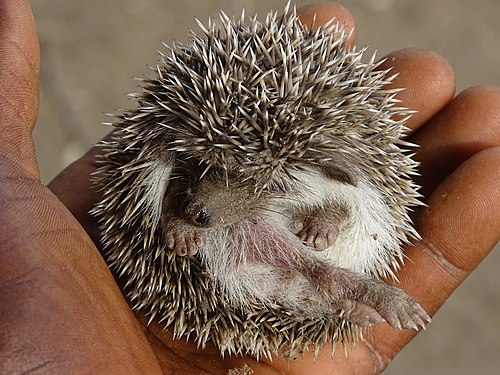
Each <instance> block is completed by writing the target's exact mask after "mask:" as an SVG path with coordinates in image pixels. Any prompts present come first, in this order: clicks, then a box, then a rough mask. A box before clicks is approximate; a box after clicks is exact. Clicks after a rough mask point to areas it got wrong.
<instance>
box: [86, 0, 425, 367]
mask: <svg viewBox="0 0 500 375" xmlns="http://www.w3.org/2000/svg"><path fill="white" fill-rule="evenodd" d="M199 25H200V29H201V33H200V35H197V34H195V33H194V32H191V34H190V37H191V42H190V43H189V44H185V45H183V44H176V45H174V46H172V47H167V52H166V53H162V54H160V61H159V63H158V66H157V67H156V69H155V76H154V77H153V78H144V79H143V80H142V83H141V91H140V92H139V93H137V94H134V95H133V96H134V97H135V100H136V101H137V107H136V108H135V109H132V110H129V111H125V112H123V113H122V114H121V115H120V116H118V120H117V121H116V122H115V123H114V124H113V125H114V126H115V127H116V128H117V130H116V131H115V133H114V135H113V138H112V139H111V140H110V141H107V142H104V143H103V145H102V147H103V148H104V156H103V158H102V161H101V162H102V166H101V168H100V170H99V171H98V173H97V175H96V181H97V184H98V185H99V186H100V188H101V189H102V192H103V197H102V200H101V202H100V203H99V204H98V205H97V206H96V207H95V208H94V210H93V213H94V214H95V215H96V216H97V217H98V218H99V220H100V226H101V231H102V240H103V246H104V247H105V250H106V254H107V255H106V257H107V261H108V264H109V266H110V267H111V269H112V270H113V271H114V272H115V273H116V275H117V276H118V277H120V278H121V279H123V280H124V281H125V284H126V285H125V287H124V288H125V293H126V294H127V296H128V298H129V299H130V300H131V301H132V302H133V303H134V304H135V309H140V310H143V311H145V312H146V313H147V314H149V316H150V318H151V319H157V320H159V321H160V322H163V324H164V325H165V327H171V328H173V332H174V335H175V336H176V337H177V338H180V337H184V336H189V337H192V338H193V339H194V340H195V341H196V342H197V344H198V345H200V346H204V345H205V344H206V343H207V341H209V340H210V341H212V342H213V343H214V344H215V345H216V346H217V347H218V348H219V349H220V351H221V353H222V354H224V353H228V354H238V355H239V354H249V355H253V356H257V357H259V356H262V355H264V356H268V357H270V356H271V355H273V354H277V353H282V354H284V355H285V356H288V357H291V358H294V357H296V356H297V355H300V354H301V353H303V352H304V351H306V350H314V351H315V352H317V351H318V350H319V349H320V348H321V347H322V346H323V345H325V344H326V343H327V342H328V340H329V339H330V340H331V342H332V343H333V345H335V344H336V343H337V342H342V343H344V344H351V343H355V342H356V341H357V340H358V339H359V337H360V335H361V333H362V329H363V327H367V326H370V325H372V324H376V323H379V322H383V321H386V322H387V323H388V324H390V325H391V326H393V327H396V328H404V329H408V328H413V329H419V328H421V327H424V326H425V324H426V323H427V322H428V321H429V320H430V319H429V316H428V315H427V314H426V313H425V311H424V310H423V309H422V308H421V307H420V306H419V304H418V303H417V302H416V301H415V300H414V298H412V297H411V296H409V295H408V294H406V293H405V292H403V291H402V290H401V289H399V288H397V287H394V286H390V285H387V284H385V283H384V282H383V281H381V280H380V279H381V278H384V277H393V278H395V277H396V276H395V272H396V271H397V268H398V266H399V265H400V264H401V262H402V260H403V253H402V249H401V248H402V246H403V245H405V244H408V243H409V242H410V241H411V240H412V239H417V238H418V233H417V232H416V230H415V229H414V228H413V226H412V223H411V220H410V218H409V215H408V212H409V211H410V210H411V208H412V207H413V206H417V205H419V204H421V203H420V202H419V193H418V191H417V186H416V185H415V184H414V182H413V181H412V179H411V177H412V175H414V174H416V167H417V163H416V162H415V161H413V160H412V157H411V156H412V155H411V153H410V151H409V150H410V149H411V147H412V145H411V144H409V143H407V142H405V141H403V140H402V139H401V137H402V136H403V135H404V133H405V131H406V128H405V126H404V123H405V121H406V119H407V118H408V117H409V116H410V114H411V112H410V111H409V110H407V109H405V108H401V107H399V106H398V101H397V100H396V99H395V95H396V94H397V92H398V91H399V90H398V89H392V88H391V89H389V88H388V87H387V85H388V84H390V83H391V81H392V80H393V77H394V76H390V71H389V70H379V69H377V68H378V67H379V66H380V63H377V62H375V56H373V57H372V58H371V59H370V60H369V61H368V62H363V60H362V58H363V54H364V53H365V50H364V49H362V50H356V49H355V48H347V46H346V44H347V40H348V38H349V34H348V33H346V31H345V28H343V27H341V26H339V25H337V24H334V23H331V24H328V25H326V26H323V27H318V28H316V29H315V30H314V29H313V28H309V27H307V26H305V25H302V24H301V23H300V21H299V19H298V16H297V14H296V12H295V10H293V11H290V9H289V8H288V7H287V8H286V9H285V12H284V15H282V16H280V15H278V14H277V13H273V12H272V13H270V14H268V16H267V18H266V19H265V20H264V21H262V22H261V21H259V20H257V18H256V17H255V18H251V19H246V18H245V16H244V14H242V16H241V18H240V19H238V20H236V19H233V18H230V17H228V16H227V15H225V14H224V13H221V15H220V20H219V21H215V22H214V21H209V23H208V25H206V26H204V25H202V24H201V23H199Z"/></svg>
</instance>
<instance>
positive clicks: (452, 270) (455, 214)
mask: <svg viewBox="0 0 500 375" xmlns="http://www.w3.org/2000/svg"><path fill="white" fill-rule="evenodd" d="M499 165H500V147H497V148H491V149H489V150H485V151H482V152H480V153H478V154H477V155H475V156H474V157H472V158H471V159H469V160H468V161H467V162H465V163H464V164H463V165H462V166H460V168H458V169H457V170H456V171H455V172H453V174H452V175H450V176H449V177H448V178H447V179H446V180H445V181H444V182H443V183H442V184H441V185H440V186H439V187H438V188H437V189H436V191H435V192H434V193H433V194H432V196H431V197H430V198H429V200H428V204H429V207H428V208H426V209H425V210H424V211H423V212H422V215H421V217H420V220H419V222H418V230H419V232H420V233H421V235H422V240H421V241H419V242H418V243H417V244H415V246H413V247H412V248H410V249H408V251H407V253H406V254H407V255H408V258H409V259H411V261H409V262H407V264H406V265H405V267H404V268H403V269H402V270H401V272H400V273H399V275H398V277H399V278H400V279H401V284H400V286H401V287H402V288H403V289H405V290H406V291H408V292H409V293H410V294H411V295H413V296H415V297H416V299H417V300H418V301H419V302H420V303H421V304H422V306H423V307H424V308H425V309H426V311H427V312H429V313H430V314H434V313H435V312H436V311H437V310H438V309H439V307H440V306H441V305H442V304H443V303H444V302H445V301H446V299H447V298H448V297H449V296H450V295H451V293H452V292H453V291H454V290H455V289H456V288H457V287H458V286H459V284H460V283H461V282H462V281H463V280H464V279H465V278H466V277H467V276H468V275H469V274H470V273H471V272H472V270H474V268H476V267H477V265H478V264H479V263H480V262H481V261H482V260H483V259H484V258H485V257H486V255H488V253H489V252H490V251H491V249H492V248H493V247H494V246H495V244H496V243H497V242H498V240H500V191H499V189H498V186H500V169H499V168H498V166H499ZM415 334H416V332H415V331H399V332H397V331H395V330H394V329H391V328H389V327H387V326H380V327H374V329H373V330H372V331H370V333H369V334H368V335H367V336H366V338H367V340H368V343H369V344H370V345H371V347H372V348H374V350H375V351H376V354H374V357H378V358H380V359H381V360H382V361H383V362H384V363H385V364H387V363H388V362H389V361H390V359H391V358H392V357H394V355H395V354H396V353H397V352H398V351H399V350H400V349H401V348H402V347H403V346H404V345H405V344H406V343H407V342H408V341H409V340H410V339H411V338H412V337H413V336H414V335H415Z"/></svg>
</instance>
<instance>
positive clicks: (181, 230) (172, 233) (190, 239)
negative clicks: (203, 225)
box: [163, 216, 204, 256]
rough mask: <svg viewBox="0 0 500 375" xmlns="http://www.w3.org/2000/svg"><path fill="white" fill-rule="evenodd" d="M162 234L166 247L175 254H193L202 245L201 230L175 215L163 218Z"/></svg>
mask: <svg viewBox="0 0 500 375" xmlns="http://www.w3.org/2000/svg"><path fill="white" fill-rule="evenodd" d="M163 228H164V230H163V231H164V235H165V242H166V244H167V247H168V248H169V249H171V250H174V251H175V252H176V253H177V255H182V256H184V255H188V256H193V255H195V254H196V253H197V252H198V251H199V250H200V249H201V248H202V247H203V245H204V237H203V233H202V230H201V229H199V228H196V227H194V226H193V225H190V224H188V223H186V222H185V221H184V220H182V219H180V218H177V217H175V216H168V217H165V218H164V226H163Z"/></svg>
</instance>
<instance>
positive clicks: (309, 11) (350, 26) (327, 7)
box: [297, 3, 356, 46]
mask: <svg viewBox="0 0 500 375" xmlns="http://www.w3.org/2000/svg"><path fill="white" fill-rule="evenodd" d="M297 14H298V15H299V19H300V21H301V22H302V23H303V24H304V25H314V26H319V25H324V24H326V23H328V22H330V21H332V20H335V21H336V22H338V23H339V24H340V25H343V26H345V29H346V32H347V33H350V32H352V35H351V37H350V38H349V42H348V44H347V45H348V46H349V45H351V44H352V43H354V41H355V40H356V29H355V25H356V23H355V21H354V18H353V16H352V15H351V13H350V12H349V11H348V10H347V9H346V8H344V7H343V6H342V5H340V4H334V3H322V4H310V5H306V6H303V7H301V8H299V9H298V10H297Z"/></svg>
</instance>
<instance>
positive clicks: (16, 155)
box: [0, 0, 40, 179]
mask: <svg viewBox="0 0 500 375" xmlns="http://www.w3.org/2000/svg"><path fill="white" fill-rule="evenodd" d="M39 70H40V53H39V47H38V39H37V34H36V28H35V22H34V19H33V15H32V13H31V9H30V7H29V4H28V2H27V1H25V0H0V132H1V135H2V136H1V137H0V156H1V161H0V163H1V167H2V168H1V170H2V174H3V175H4V176H9V177H16V178H29V179H37V178H38V167H37V164H36V158H35V151H34V146H33V141H32V138H31V131H32V130H33V127H34V124H35V121H36V116H37V112H38V74H39Z"/></svg>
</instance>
